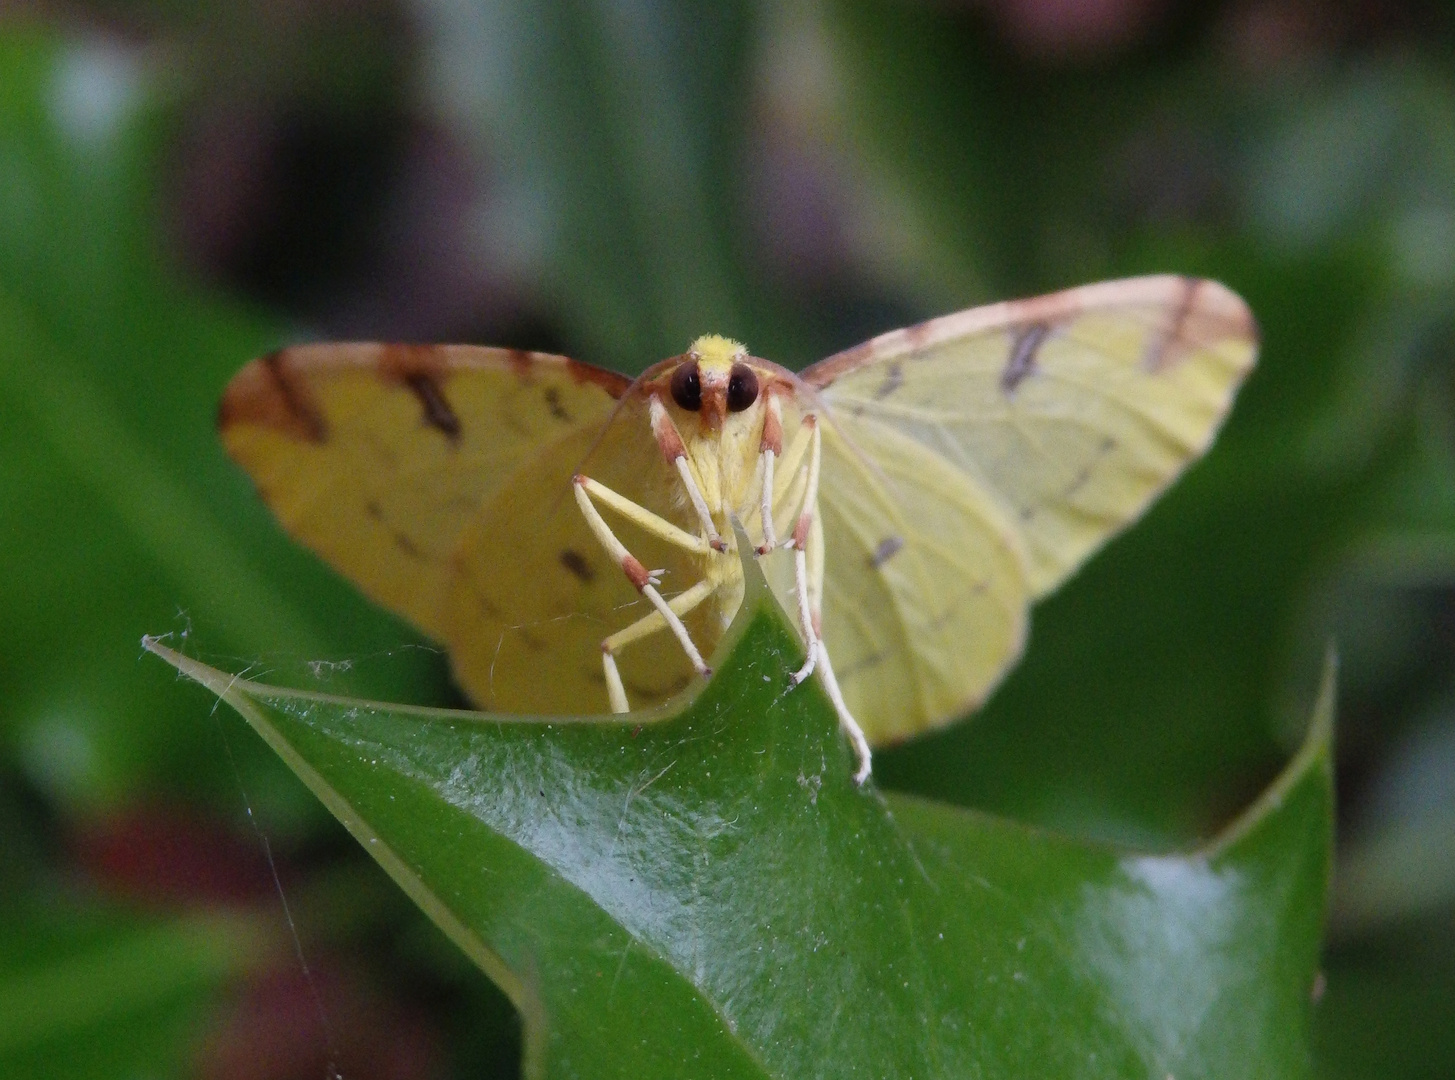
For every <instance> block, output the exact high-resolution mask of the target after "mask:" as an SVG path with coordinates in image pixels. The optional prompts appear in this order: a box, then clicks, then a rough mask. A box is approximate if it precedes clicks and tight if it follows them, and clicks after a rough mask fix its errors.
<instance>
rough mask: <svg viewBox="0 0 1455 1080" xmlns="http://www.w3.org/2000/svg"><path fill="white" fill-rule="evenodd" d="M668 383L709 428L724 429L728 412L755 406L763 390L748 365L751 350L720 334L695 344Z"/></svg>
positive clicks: (680, 402)
mask: <svg viewBox="0 0 1455 1080" xmlns="http://www.w3.org/2000/svg"><path fill="white" fill-rule="evenodd" d="M668 386H669V388H670V389H671V392H672V400H673V401H675V402H676V403H677V406H678V407H679V408H682V409H685V410H687V411H688V412H695V413H698V414H699V415H700V416H701V419H702V426H703V427H704V428H705V429H707V430H708V431H719V430H721V428H722V424H723V419H724V418H725V417H726V416H727V414H728V413H739V412H743V411H744V410H746V409H750V408H752V407H753V405H755V404H756V403H757V401H758V394H759V390H760V387H759V380H758V374H757V372H755V371H754V370H753V369H752V367H751V366H750V365H749V364H748V350H747V349H746V348H744V347H743V346H742V345H740V344H739V343H738V342H736V341H732V340H730V339H728V338H725V337H719V336H718V335H717V334H707V335H705V336H703V337H700V338H698V339H697V340H696V341H694V342H693V343H692V346H691V348H689V349H688V350H687V351H686V352H685V353H683V354H682V357H681V359H680V360H679V361H678V363H677V367H676V368H675V369H674V370H673V371H672V375H671V379H670V381H669V383H668Z"/></svg>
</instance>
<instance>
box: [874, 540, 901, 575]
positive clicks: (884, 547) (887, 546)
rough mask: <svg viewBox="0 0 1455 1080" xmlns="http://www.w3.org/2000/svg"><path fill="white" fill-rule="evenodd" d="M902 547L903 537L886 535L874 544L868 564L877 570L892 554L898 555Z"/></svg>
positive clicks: (892, 556)
mask: <svg viewBox="0 0 1455 1080" xmlns="http://www.w3.org/2000/svg"><path fill="white" fill-rule="evenodd" d="M903 547H904V537H902V536H886V537H885V538H884V539H883V540H881V541H879V543H878V544H877V545H876V546H875V548H874V551H873V554H871V555H870V556H869V565H870V566H872V567H874V569H876V570H878V569H879V568H880V567H881V566H883V565H884V564H885V563H887V562H888V561H889V560H890V559H892V558H894V556H896V555H898V554H899V552H900V549H901V548H903Z"/></svg>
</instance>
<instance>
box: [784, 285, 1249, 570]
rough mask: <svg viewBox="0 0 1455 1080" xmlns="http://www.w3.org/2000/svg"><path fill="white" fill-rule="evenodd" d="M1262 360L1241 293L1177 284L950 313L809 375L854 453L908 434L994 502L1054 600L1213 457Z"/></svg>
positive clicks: (1091, 290)
mask: <svg viewBox="0 0 1455 1080" xmlns="http://www.w3.org/2000/svg"><path fill="white" fill-rule="evenodd" d="M1256 352H1257V331H1256V327H1255V325H1254V322H1253V317H1252V315H1251V314H1250V313H1249V311H1248V307H1247V305H1246V304H1244V303H1243V301H1242V300H1241V299H1240V298H1239V297H1238V296H1237V295H1235V294H1234V293H1232V292H1231V291H1229V290H1228V289H1227V288H1226V287H1224V286H1222V285H1220V284H1218V283H1217V282H1214V281H1207V280H1202V279H1197V278H1186V277H1176V276H1171V275H1165V276H1158V277H1144V278H1129V279H1126V280H1122V281H1108V282H1102V283H1100V284H1097V285H1088V286H1084V287H1082V288H1077V289H1070V290H1067V291H1065V292H1060V293H1053V294H1051V295H1049V296H1042V297H1037V298H1034V299H1030V300H1017V301H1010V302H1007V303H1001V304H991V305H989V306H986V307H981V308H974V309H971V310H969V311H963V312H960V313H958V314H955V315H947V316H945V317H944V318H940V319H934V320H931V321H930V322H926V323H921V324H919V325H918V326H912V327H909V328H907V329H904V330H895V331H893V332H891V333H888V334H884V335H881V336H880V337H877V338H874V339H873V340H872V341H869V342H866V343H865V344H863V345H860V346H858V347H857V348H854V349H850V350H848V351H847V352H843V353H839V354H838V355H836V356H832V357H829V358H828V359H827V360H824V361H822V362H821V363H818V364H815V365H814V366H813V367H811V368H809V369H808V370H807V371H805V372H803V374H802V378H803V380H804V381H805V382H806V383H808V384H809V385H810V386H812V387H815V388H817V389H818V390H819V392H820V397H821V399H822V400H823V402H824V403H825V404H826V405H827V406H828V412H829V414H830V416H831V417H833V418H834V420H835V422H836V423H837V424H838V426H839V428H840V430H841V431H842V432H843V434H844V436H845V437H846V439H847V440H848V441H849V442H850V443H860V442H863V441H865V439H867V440H868V441H870V442H872V441H873V440H874V439H875V438H876V436H875V435H874V434H873V432H878V431H882V430H889V431H893V432H896V433H898V434H900V435H902V436H904V437H905V438H907V439H909V440H910V441H912V442H913V443H915V444H917V445H919V446H920V447H923V448H924V449H925V451H927V452H929V453H931V454H933V455H934V456H935V457H936V458H937V459H938V460H939V461H940V462H942V463H943V464H944V466H945V467H947V468H949V469H952V470H955V471H958V472H959V473H961V474H963V475H964V476H966V477H968V478H970V479H971V480H972V481H973V483H974V486H975V487H976V488H977V489H978V490H981V491H983V492H985V493H986V494H987V495H989V496H990V497H991V498H993V499H994V500H995V502H996V504H997V507H998V509H999V510H1000V512H1001V513H1002V515H1003V516H1004V517H1005V519H1006V520H1008V521H1009V522H1011V523H1012V524H1013V525H1014V527H1015V528H1016V530H1017V531H1018V533H1019V534H1020V538H1021V540H1022V542H1023V546H1024V549H1025V551H1026V555H1027V558H1028V560H1029V565H1028V568H1027V572H1028V577H1029V582H1030V587H1031V591H1032V593H1033V595H1037V596H1039V595H1042V594H1044V593H1046V592H1049V591H1050V590H1051V589H1053V588H1055V587H1056V586H1057V585H1058V584H1060V582H1061V581H1063V580H1064V579H1065V578H1066V576H1067V575H1068V574H1070V573H1071V572H1072V571H1073V570H1074V569H1075V568H1076V567H1077V566H1078V565H1080V564H1081V562H1082V561H1083V560H1085V559H1086V557H1087V556H1088V555H1090V554H1091V553H1092V552H1093V551H1095V550H1096V549H1097V548H1098V547H1100V546H1101V544H1102V543H1104V542H1105V541H1106V540H1107V538H1108V537H1110V536H1112V535H1113V534H1114V533H1116V532H1117V531H1119V530H1120V529H1121V528H1122V527H1124V526H1125V525H1127V524H1128V523H1129V522H1131V521H1133V520H1135V519H1136V518H1137V517H1138V516H1139V515H1140V514H1141V513H1142V511H1143V510H1144V509H1145V508H1146V507H1147V505H1148V504H1149V503H1150V502H1151V501H1152V500H1153V499H1154V498H1155V497H1156V495H1157V494H1158V493H1159V492H1160V491H1161V490H1162V489H1163V488H1165V487H1166V486H1167V484H1169V483H1170V482H1171V481H1172V480H1173V479H1174V478H1175V477H1176V476H1177V475H1178V473H1180V472H1181V471H1182V469H1183V467H1184V466H1186V465H1187V464H1188V462H1190V461H1192V460H1194V459H1195V458H1197V457H1198V456H1199V455H1200V454H1201V453H1202V452H1203V451H1204V450H1205V449H1206V448H1207V446H1208V445H1209V443H1211V441H1212V438H1213V435H1214V434H1215V433H1216V431H1217V429H1218V426H1219V424H1220V423H1221V421H1222V419H1223V417H1224V415H1225V414H1226V413H1227V411H1228V408H1229V407H1230V405H1231V404H1232V400H1233V396H1234V394H1235V393H1236V392H1237V389H1238V386H1239V384H1240V383H1241V382H1242V380H1243V377H1244V376H1245V375H1246V374H1247V373H1248V371H1249V369H1250V368H1251V367H1252V365H1253V361H1254V357H1255V355H1256Z"/></svg>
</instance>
